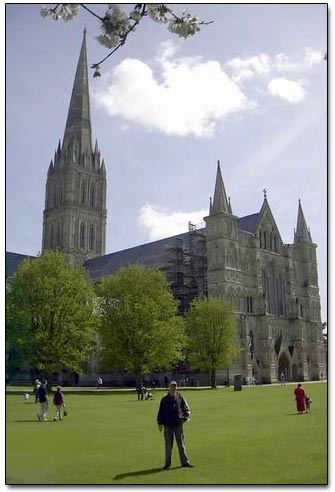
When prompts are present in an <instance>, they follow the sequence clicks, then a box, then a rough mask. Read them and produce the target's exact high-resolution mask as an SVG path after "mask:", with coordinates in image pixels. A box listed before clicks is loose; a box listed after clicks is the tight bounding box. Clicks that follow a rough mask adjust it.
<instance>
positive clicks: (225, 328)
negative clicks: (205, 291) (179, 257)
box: [186, 298, 238, 388]
mask: <svg viewBox="0 0 335 492" xmlns="http://www.w3.org/2000/svg"><path fill="white" fill-rule="evenodd" d="M186 332H187V334H188V337H189V345H188V352H189V353H188V358H189V361H190V362H191V363H192V364H194V365H195V366H197V367H200V368H204V369H207V370H208V371H209V374H210V384H211V387H212V388H215V387H216V370H217V368H218V367H220V366H224V365H228V364H229V363H230V362H231V361H232V360H233V358H234V357H235V356H236V355H237V353H238V349H237V346H236V345H235V338H236V327H235V319H234V316H233V313H232V307H231V305H230V304H228V303H227V302H226V301H223V300H221V299H216V298H208V299H202V300H199V299H195V300H194V301H193V302H192V304H191V307H190V309H189V310H188V312H187V314H186Z"/></svg>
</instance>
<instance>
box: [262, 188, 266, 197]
mask: <svg viewBox="0 0 335 492" xmlns="http://www.w3.org/2000/svg"><path fill="white" fill-rule="evenodd" d="M263 193H264V198H266V194H267V191H266V189H265V188H264V190H263Z"/></svg>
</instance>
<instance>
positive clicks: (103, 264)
mask: <svg viewBox="0 0 335 492" xmlns="http://www.w3.org/2000/svg"><path fill="white" fill-rule="evenodd" d="M188 237H189V235H188V233H187V232H186V233H183V234H179V235H177V236H171V237H168V238H166V239H160V240H158V241H153V242H151V243H146V244H141V245H140V246H135V247H133V248H128V249H124V250H121V251H117V252H115V253H110V254H108V255H104V256H99V257H97V258H92V259H90V260H87V261H86V262H85V263H84V267H85V268H86V269H87V271H88V273H89V275H90V277H91V279H92V280H93V281H97V280H99V279H100V278H101V277H104V276H107V275H111V274H113V273H115V272H116V271H117V270H118V269H119V268H121V267H125V266H127V265H130V264H135V263H137V264H141V265H145V266H148V267H155V268H161V269H165V268H166V267H167V264H168V263H169V258H171V259H172V257H173V251H175V250H176V248H177V247H182V246H184V247H187V246H188ZM177 240H179V244H178V242H177Z"/></svg>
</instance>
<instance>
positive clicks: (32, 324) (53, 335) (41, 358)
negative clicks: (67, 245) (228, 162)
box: [6, 251, 97, 374]
mask: <svg viewBox="0 0 335 492" xmlns="http://www.w3.org/2000/svg"><path fill="white" fill-rule="evenodd" d="M6 318H7V319H6V328H7V342H8V346H7V350H8V353H9V354H11V353H12V352H13V350H14V349H15V350H16V351H19V352H20V354H21V356H22V357H23V358H24V359H25V360H27V361H28V363H29V366H30V367H31V368H36V369H39V370H40V371H42V372H43V373H45V374H48V373H50V372H52V371H55V370H60V369H61V368H62V367H66V368H68V369H70V370H72V371H76V372H79V371H80V370H81V364H82V363H83V362H85V361H86V360H87V359H88V358H89V356H90V354H91V352H92V347H93V345H94V342H95V337H96V321H97V314H96V297H95V292H94V288H93V286H92V285H91V284H90V282H89V280H88V277H87V274H86V272H85V270H84V268H82V267H74V266H70V265H69V264H68V263H67V259H66V256H65V255H64V254H63V253H60V252H59V251H45V252H44V253H43V254H42V255H41V256H39V257H37V258H35V259H25V260H23V261H22V263H21V264H20V265H19V267H18V269H17V271H16V274H15V276H14V277H13V278H12V279H11V280H10V282H9V286H8V294H7V313H6Z"/></svg>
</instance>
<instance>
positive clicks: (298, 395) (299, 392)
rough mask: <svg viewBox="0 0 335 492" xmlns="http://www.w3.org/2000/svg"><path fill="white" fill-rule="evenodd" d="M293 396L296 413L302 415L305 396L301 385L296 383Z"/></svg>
mask: <svg viewBox="0 0 335 492" xmlns="http://www.w3.org/2000/svg"><path fill="white" fill-rule="evenodd" d="M294 395H295V401H296V404H297V412H298V413H299V414H301V413H304V411H305V400H306V395H305V390H304V388H303V387H302V384H301V383H298V386H297V387H296V388H295V390H294Z"/></svg>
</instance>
